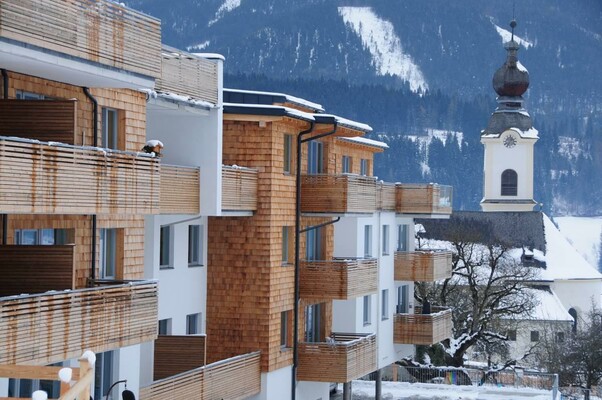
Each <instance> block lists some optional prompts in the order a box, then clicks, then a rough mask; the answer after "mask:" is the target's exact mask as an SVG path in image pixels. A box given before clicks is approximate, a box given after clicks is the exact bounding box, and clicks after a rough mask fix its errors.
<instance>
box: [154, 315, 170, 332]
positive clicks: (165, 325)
mask: <svg viewBox="0 0 602 400" xmlns="http://www.w3.org/2000/svg"><path fill="white" fill-rule="evenodd" d="M171 328H172V319H171V318H164V319H160V320H159V321H157V333H158V334H159V335H162V336H170V335H171V332H172V330H171Z"/></svg>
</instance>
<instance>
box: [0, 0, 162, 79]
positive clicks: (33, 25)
mask: <svg viewBox="0 0 602 400" xmlns="http://www.w3.org/2000/svg"><path fill="white" fill-rule="evenodd" d="M0 36H1V37H5V38H8V39H13V40H17V41H19V42H23V43H26V44H28V45H33V46H37V47H40V48H43V49H48V50H53V51H56V52H59V53H63V54H67V55H69V56H73V57H78V58H81V59H84V60H87V61H93V62H98V63H100V64H103V65H107V66H110V67H114V68H117V69H122V70H126V71H131V72H134V73H138V74H142V75H146V76H150V77H153V78H158V77H159V76H160V74H161V22H160V21H159V20H158V19H155V18H153V17H150V16H147V15H144V14H142V13H139V12H137V11H134V10H132V9H129V8H127V7H125V6H123V5H120V4H119V3H117V2H113V1H108V0H70V1H57V0H28V1H23V0H0Z"/></svg>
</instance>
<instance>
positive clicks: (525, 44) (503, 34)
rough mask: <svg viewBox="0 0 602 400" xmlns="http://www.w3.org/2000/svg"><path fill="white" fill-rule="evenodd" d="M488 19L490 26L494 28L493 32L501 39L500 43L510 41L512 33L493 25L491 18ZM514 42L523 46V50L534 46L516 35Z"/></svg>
mask: <svg viewBox="0 0 602 400" xmlns="http://www.w3.org/2000/svg"><path fill="white" fill-rule="evenodd" d="M489 19H490V21H491V24H492V25H493V26H494V27H495V30H496V31H497V33H498V35H500V37H501V38H502V43H506V42H509V41H510V39H512V32H510V31H509V30H507V29H504V28H502V27H499V26H497V25H496V24H494V23H493V18H492V17H489ZM514 41H515V42H516V43H518V44H519V45H521V46H523V47H524V48H525V49H528V48H529V47H532V46H534V44H533V42H530V41H528V40H526V39H522V38H520V37H518V36H516V35H514Z"/></svg>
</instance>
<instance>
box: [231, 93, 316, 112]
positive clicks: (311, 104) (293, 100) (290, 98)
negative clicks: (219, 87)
mask: <svg viewBox="0 0 602 400" xmlns="http://www.w3.org/2000/svg"><path fill="white" fill-rule="evenodd" d="M224 90H227V91H228V92H233V93H250V94H260V95H266V96H282V97H284V98H285V99H286V101H287V102H289V103H293V104H297V105H299V106H302V107H306V108H309V109H312V110H314V111H324V107H322V105H321V104H318V103H314V102H312V101H309V100H305V99H302V98H300V97H295V96H291V95H288V94H286V93H279V92H264V91H260V90H243V89H226V88H224Z"/></svg>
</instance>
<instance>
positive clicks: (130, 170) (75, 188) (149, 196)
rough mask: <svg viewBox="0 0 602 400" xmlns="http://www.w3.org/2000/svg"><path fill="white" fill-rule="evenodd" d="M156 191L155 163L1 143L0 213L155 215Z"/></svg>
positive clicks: (131, 156) (87, 150)
mask: <svg viewBox="0 0 602 400" xmlns="http://www.w3.org/2000/svg"><path fill="white" fill-rule="evenodd" d="M159 185H160V162H159V160H158V159H157V158H153V157H149V156H146V155H139V154H137V153H129V152H123V151H116V150H115V151H112V150H106V149H98V148H93V147H82V146H70V145H62V144H52V143H45V142H37V141H31V140H25V139H16V138H6V137H0V212H4V213H27V214H129V215H140V214H156V213H158V212H159V192H160V186H159Z"/></svg>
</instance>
